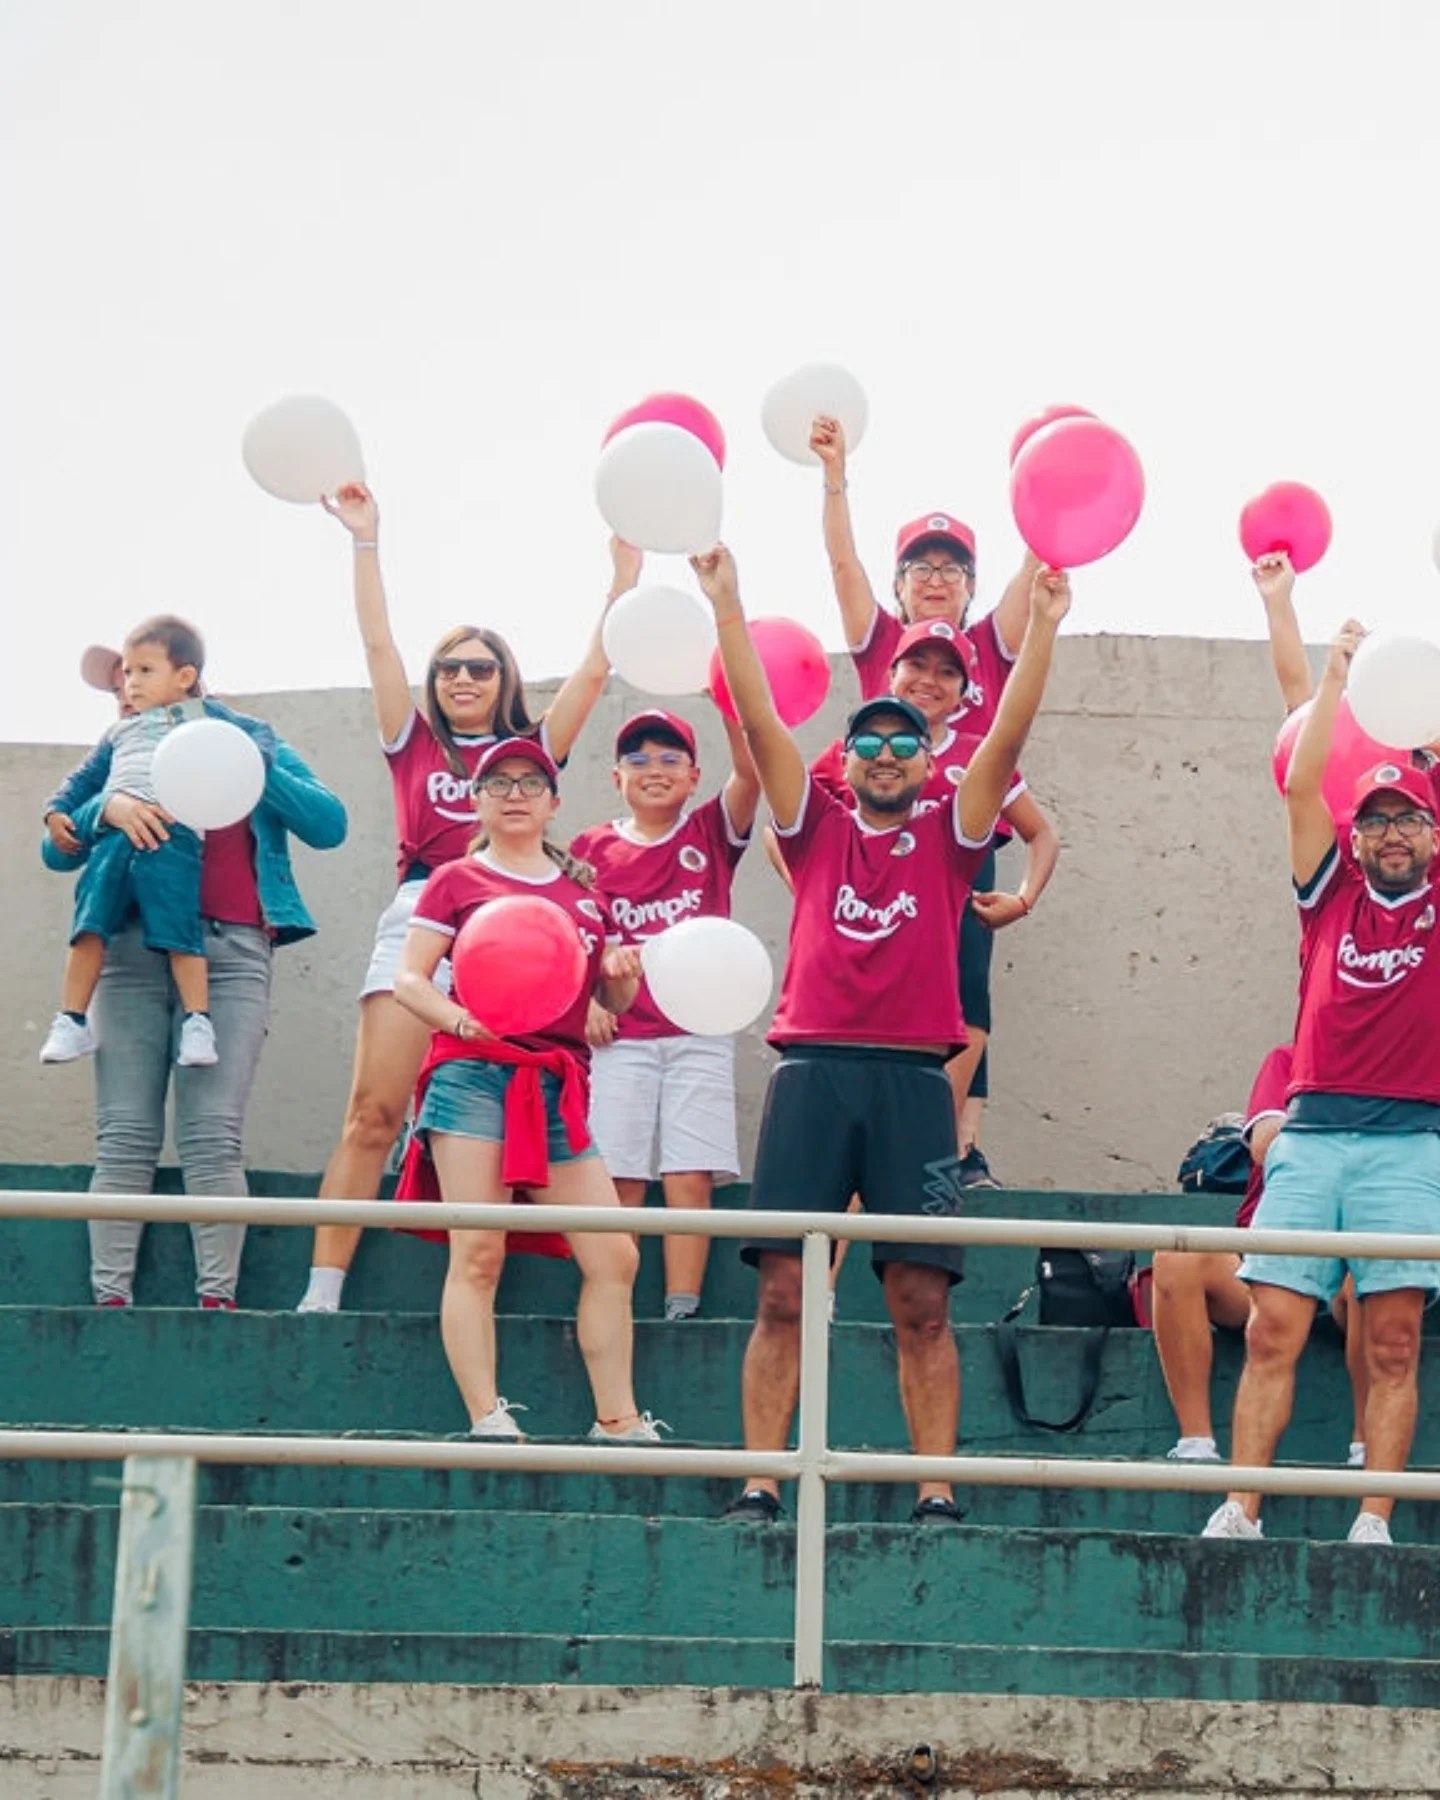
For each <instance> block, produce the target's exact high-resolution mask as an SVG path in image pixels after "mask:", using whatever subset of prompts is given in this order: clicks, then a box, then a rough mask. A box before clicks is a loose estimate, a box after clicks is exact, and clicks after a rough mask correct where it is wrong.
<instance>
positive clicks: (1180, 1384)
mask: <svg viewBox="0 0 1440 1800" xmlns="http://www.w3.org/2000/svg"><path fill="white" fill-rule="evenodd" d="M1239 1267H1240V1258H1239V1257H1238V1256H1233V1255H1231V1254H1230V1253H1229V1252H1228V1251H1217V1252H1215V1253H1213V1254H1210V1253H1206V1252H1201V1253H1196V1252H1194V1251H1182V1250H1159V1251H1157V1252H1156V1254H1155V1264H1154V1268H1155V1282H1154V1286H1153V1288H1152V1289H1151V1303H1152V1305H1153V1307H1154V1311H1155V1352H1156V1354H1157V1355H1158V1357H1159V1358H1160V1372H1161V1374H1162V1375H1163V1376H1164V1377H1165V1387H1166V1391H1167V1392H1168V1393H1169V1395H1170V1404H1171V1405H1172V1406H1173V1407H1174V1408H1175V1419H1176V1423H1177V1424H1178V1425H1179V1427H1180V1436H1181V1437H1182V1438H1210V1439H1212V1440H1213V1439H1214V1436H1215V1424H1214V1420H1213V1418H1212V1415H1211V1411H1210V1376H1211V1372H1212V1370H1213V1368H1214V1361H1215V1346H1214V1341H1213V1339H1212V1337H1211V1335H1210V1326H1211V1323H1212V1322H1213V1323H1214V1324H1216V1325H1226V1326H1230V1327H1232V1328H1234V1329H1237V1330H1238V1329H1239V1327H1241V1326H1242V1325H1244V1323H1245V1321H1246V1320H1247V1319H1248V1318H1249V1316H1250V1290H1249V1289H1248V1288H1247V1287H1246V1286H1245V1283H1244V1282H1243V1281H1241V1280H1239V1279H1238V1278H1237V1276H1236V1274H1235V1271H1236V1270H1237V1269H1238V1268H1239Z"/></svg>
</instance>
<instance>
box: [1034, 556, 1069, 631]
mask: <svg viewBox="0 0 1440 1800" xmlns="http://www.w3.org/2000/svg"><path fill="white" fill-rule="evenodd" d="M1069 610H1070V577H1069V576H1068V575H1067V574H1066V572H1065V571H1064V569H1047V568H1045V567H1044V566H1043V564H1042V566H1041V567H1040V568H1038V569H1037V570H1036V571H1035V579H1034V580H1033V581H1032V582H1031V583H1030V616H1031V618H1032V619H1038V620H1039V621H1040V622H1041V623H1042V624H1044V625H1058V624H1059V623H1060V621H1061V620H1062V619H1063V618H1064V617H1065V615H1066V613H1068V612H1069Z"/></svg>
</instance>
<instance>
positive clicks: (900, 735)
mask: <svg viewBox="0 0 1440 1800" xmlns="http://www.w3.org/2000/svg"><path fill="white" fill-rule="evenodd" d="M887 744H888V745H889V746H890V754H891V755H892V756H893V757H894V758H895V760H896V762H909V760H910V758H911V757H912V756H918V755H919V754H920V751H921V747H922V746H921V741H920V739H919V738H918V737H916V735H915V733H914V732H913V731H892V732H890V733H889V734H888V735H887V734H886V733H885V732H883V731H862V732H861V733H860V735H859V737H853V738H851V740H850V744H849V748H850V749H851V750H853V751H854V752H855V754H856V756H858V757H859V758H860V760H861V761H862V762H874V760H875V758H876V757H877V756H878V755H879V754H880V752H881V751H882V750H883V749H884V748H885V746H886V745H887Z"/></svg>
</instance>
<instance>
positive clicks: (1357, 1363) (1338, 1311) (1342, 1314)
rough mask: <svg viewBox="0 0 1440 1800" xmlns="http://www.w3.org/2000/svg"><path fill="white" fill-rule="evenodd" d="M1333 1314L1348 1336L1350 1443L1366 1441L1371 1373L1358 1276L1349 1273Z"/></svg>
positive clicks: (1331, 1304) (1346, 1352) (1343, 1333)
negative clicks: (1351, 1420) (1359, 1298)
mask: <svg viewBox="0 0 1440 1800" xmlns="http://www.w3.org/2000/svg"><path fill="white" fill-rule="evenodd" d="M1330 1316H1331V1317H1332V1318H1333V1319H1334V1321H1335V1323H1336V1325H1337V1326H1338V1327H1339V1328H1340V1331H1341V1333H1342V1335H1343V1336H1344V1339H1345V1373H1346V1374H1347V1375H1348V1376H1349V1377H1350V1404H1351V1406H1352V1407H1353V1408H1354V1423H1353V1424H1352V1425H1351V1427H1350V1442H1351V1443H1352V1444H1363V1443H1364V1442H1365V1403H1366V1400H1367V1399H1368V1397H1369V1393H1370V1372H1369V1370H1368V1369H1367V1368H1366V1366H1365V1308H1364V1307H1363V1306H1361V1304H1360V1303H1359V1301H1358V1300H1357V1299H1356V1298H1355V1277H1354V1276H1353V1275H1347V1276H1346V1277H1345V1285H1344V1287H1342V1288H1341V1290H1340V1292H1339V1293H1338V1294H1337V1295H1336V1296H1335V1298H1334V1299H1333V1300H1332V1301H1331V1302H1330Z"/></svg>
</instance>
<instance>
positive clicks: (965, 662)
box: [890, 619, 979, 675]
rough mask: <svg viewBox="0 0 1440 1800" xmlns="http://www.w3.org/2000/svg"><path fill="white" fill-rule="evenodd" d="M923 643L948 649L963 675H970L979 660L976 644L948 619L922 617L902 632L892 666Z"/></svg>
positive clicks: (892, 658)
mask: <svg viewBox="0 0 1440 1800" xmlns="http://www.w3.org/2000/svg"><path fill="white" fill-rule="evenodd" d="M922 644H939V646H940V648H941V649H942V650H948V651H949V652H950V654H951V656H953V657H954V659H955V662H956V664H957V665H958V667H959V669H960V673H961V674H962V675H969V674H970V673H971V672H972V671H973V670H974V669H975V667H976V666H977V664H978V662H979V658H978V656H977V655H976V652H975V646H974V645H973V644H972V643H971V642H970V640H969V638H968V637H966V635H965V633H964V632H963V631H960V630H958V629H957V628H956V627H955V626H954V625H952V624H951V623H950V621H949V620H948V619H921V621H920V622H919V624H918V625H912V626H910V627H909V629H908V630H907V631H905V632H903V633H902V634H901V638H900V642H899V643H898V644H897V645H896V646H895V654H894V656H892V657H891V659H890V667H891V668H892V669H893V668H894V667H895V665H896V663H898V662H899V661H900V660H901V659H902V658H903V657H906V656H908V655H909V654H910V652H911V651H912V650H915V649H918V648H919V647H920V646H921V645H922Z"/></svg>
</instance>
